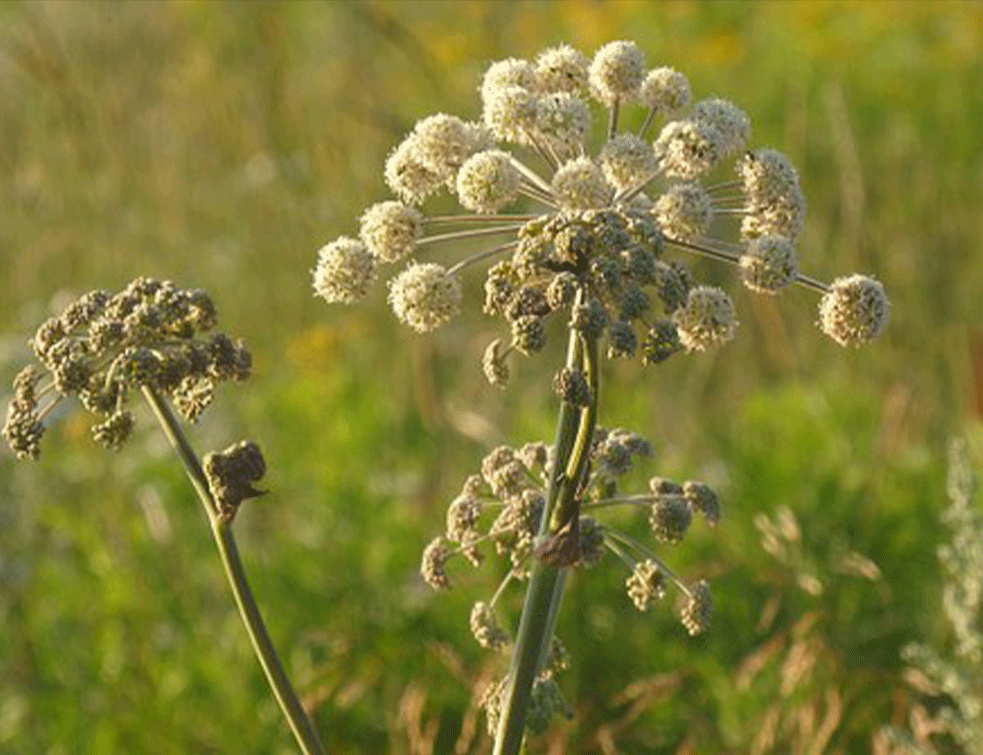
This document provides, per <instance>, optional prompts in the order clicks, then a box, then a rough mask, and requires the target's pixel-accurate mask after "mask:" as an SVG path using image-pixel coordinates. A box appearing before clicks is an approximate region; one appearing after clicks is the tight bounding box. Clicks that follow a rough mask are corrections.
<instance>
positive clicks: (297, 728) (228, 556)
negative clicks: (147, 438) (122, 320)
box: [143, 386, 324, 755]
mask: <svg viewBox="0 0 983 755" xmlns="http://www.w3.org/2000/svg"><path fill="white" fill-rule="evenodd" d="M143 395H144V397H145V398H146V399H147V402H148V403H149V404H150V407H151V408H152V409H153V411H154V414H155V415H156V417H157V421H158V422H160V425H161V427H162V428H163V430H164V434H165V435H167V439H168V440H169V441H170V442H171V445H172V446H174V450H175V451H177V454H178V456H179V457H180V458H181V463H182V464H183V465H184V469H185V471H186V472H187V474H188V477H189V478H190V479H191V484H192V485H194V488H195V491H196V492H197V493H198V497H199V498H200V499H201V503H202V505H203V506H204V507H205V511H206V513H207V514H208V521H209V523H210V524H211V527H212V535H213V536H214V538H215V545H216V546H217V547H218V552H219V556H221V558H222V565H223V566H224V567H225V575H226V577H227V578H228V580H229V586H230V587H231V588H232V594H233V596H234V597H235V601H236V606H237V607H238V609H239V614H240V616H241V617H242V621H243V624H245V626H246V631H247V632H248V634H249V639H250V640H251V641H252V644H253V651H254V652H255V653H256V657H257V658H258V659H259V663H260V665H261V666H262V667H263V672H264V673H265V674H266V679H267V681H268V682H269V685H270V688H271V689H272V690H273V694H274V696H275V697H276V700H277V702H278V703H279V704H280V709H281V710H282V711H283V715H284V716H286V718H287V722H288V723H289V724H290V728H291V730H292V731H293V734H294V738H295V739H296V740H297V744H298V745H300V749H301V751H302V752H303V753H304V755H324V746H323V745H322V744H321V740H320V739H319V738H318V735H317V730H316V729H315V728H314V724H313V723H312V722H311V719H310V718H309V717H308V715H307V712H306V711H305V710H304V707H303V706H302V705H301V704H300V700H299V699H298V698H297V694H296V693H295V692H294V689H293V685H291V683H290V679H289V677H288V676H287V673H286V671H285V670H284V668H283V664H281V663H280V657H279V656H278V655H277V652H276V648H275V647H273V641H272V640H271V639H270V635H269V632H267V631H266V624H265V623H264V622H263V616H262V614H260V612H259V606H257V605H256V601H255V599H254V598H253V593H252V590H251V589H250V587H249V581H248V579H247V578H246V571H245V569H244V568H243V564H242V559H241V558H240V557H239V548H238V547H237V546H236V541H235V536H234V535H233V533H232V522H231V521H230V520H228V519H226V518H223V517H220V516H219V509H218V505H217V504H216V503H215V500H214V498H213V497H212V494H211V491H210V490H209V489H208V480H207V479H206V478H205V473H204V470H203V469H202V467H201V462H200V461H199V459H198V455H197V454H196V453H195V451H194V449H192V448H191V444H190V443H189V442H188V439H187V438H186V437H185V435H184V432H183V431H182V430H181V426H180V424H178V421H177V419H176V418H175V416H174V413H173V412H172V411H171V408H170V406H169V405H168V404H167V402H166V401H165V400H164V399H163V398H162V397H161V396H160V395H159V394H158V393H157V392H156V391H155V390H154V389H153V388H150V387H147V386H144V388H143Z"/></svg>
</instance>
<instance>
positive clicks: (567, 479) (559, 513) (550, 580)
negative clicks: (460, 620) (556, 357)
mask: <svg viewBox="0 0 983 755" xmlns="http://www.w3.org/2000/svg"><path fill="white" fill-rule="evenodd" d="M567 366H568V367H571V368H573V367H578V366H580V367H582V368H583V370H584V373H585V374H586V375H587V378H588V382H589V385H590V395H591V398H590V401H589V403H588V405H587V406H586V407H583V408H580V409H576V408H574V407H571V406H570V404H568V403H567V402H565V401H564V402H561V404H560V410H559V415H558V418H557V433H556V444H555V448H556V456H555V457H554V461H553V468H552V471H551V474H550V481H549V487H548V489H547V495H546V506H545V508H544V510H543V515H542V519H541V521H540V533H539V534H540V540H541V545H540V551H539V553H540V558H539V559H537V561H536V562H535V563H534V564H533V567H532V572H531V574H530V576H529V587H528V589H527V591H526V599H525V604H524V605H523V609H522V617H521V619H520V620H519V631H518V634H517V636H516V641H515V650H514V652H513V654H512V667H511V669H510V670H509V684H508V686H507V687H506V690H507V691H506V698H505V705H504V706H503V714H502V717H501V719H500V721H499V728H498V733H497V734H496V737H495V749H494V755H516V753H518V752H519V751H520V749H521V747H522V741H523V737H524V732H525V724H526V713H527V710H528V707H529V698H530V694H531V690H532V684H533V681H534V680H535V678H536V676H537V674H539V672H540V670H541V669H542V667H543V665H544V663H545V659H546V654H547V651H548V649H549V646H550V641H551V639H552V637H553V633H554V630H555V628H556V621H557V618H558V616H559V610H560V603H561V602H562V600H563V591H564V587H565V584H566V572H565V567H567V566H571V565H573V564H574V563H576V562H577V561H578V560H579V558H580V530H579V526H578V525H579V522H580V503H581V500H580V497H579V496H578V490H579V488H580V485H581V483H582V480H583V476H584V471H585V470H586V468H587V460H588V455H589V452H590V445H591V440H592V439H593V437H594V431H595V429H596V426H597V400H598V395H599V394H598V388H599V385H600V376H599V374H598V369H597V341H596V339H593V338H587V337H584V336H583V335H582V334H580V333H578V332H577V331H575V330H571V331H570V338H569V340H568V344H567ZM561 470H562V471H561ZM551 544H554V545H555V546H556V548H555V549H553V556H554V557H555V558H554V559H552V560H553V562H554V563H556V565H552V564H551V563H550V560H551V559H549V558H544V557H543V556H542V555H541V554H542V553H543V552H544V550H545V549H546V548H548V547H549V546H550V545H551ZM571 551H572V553H571ZM557 556H558V558H556V557H557ZM557 561H559V563H557Z"/></svg>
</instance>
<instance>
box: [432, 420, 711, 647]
mask: <svg viewBox="0 0 983 755" xmlns="http://www.w3.org/2000/svg"><path fill="white" fill-rule="evenodd" d="M651 455H652V447H651V444H650V443H649V441H648V440H647V439H646V438H644V437H642V436H641V435H639V434H638V433H636V432H633V431H629V430H625V429H622V428H614V429H605V428H602V427H599V428H597V429H596V431H595V433H594V437H593V440H592V442H591V444H590V448H589V453H588V462H587V469H588V472H587V474H586V477H585V479H584V481H583V482H582V484H581V485H580V489H579V491H578V492H577V494H576V495H577V497H578V499H579V500H580V510H581V512H582V513H581V514H580V515H579V516H578V517H577V518H576V519H574V520H573V522H572V523H571V526H570V529H569V532H566V531H565V532H563V533H558V534H557V535H554V536H551V537H540V536H539V535H540V524H541V522H540V520H541V519H542V516H543V511H544V508H545V496H546V490H547V487H548V484H547V483H548V479H549V470H550V467H551V463H552V448H551V447H550V446H548V445H546V444H545V443H528V444H526V445H525V446H522V447H521V448H518V449H515V448H511V447H509V446H499V447H498V448H495V449H494V450H493V451H491V452H490V453H489V454H488V455H487V456H485V458H484V459H483V460H482V462H481V471H480V473H479V474H474V475H471V476H470V477H468V478H467V480H466V481H465V483H464V485H463V487H462V489H461V492H460V494H459V495H458V496H457V497H456V498H454V500H453V501H451V503H450V505H449V506H448V508H447V516H446V523H447V526H446V529H445V531H444V533H443V534H441V535H440V536H438V537H436V538H434V540H432V541H431V542H430V544H429V545H427V547H426V549H425V550H424V553H423V558H422V560H421V565H420V572H421V575H422V576H423V578H424V580H425V581H426V582H427V583H428V584H429V585H430V586H431V587H433V588H434V589H449V588H450V587H451V586H452V581H451V578H450V575H449V574H448V563H449V562H450V561H451V560H452V559H453V558H454V557H456V556H462V557H463V558H464V559H465V560H467V561H469V562H470V563H471V564H472V565H473V566H480V565H481V564H482V563H483V562H484V553H483V552H482V548H483V547H485V546H487V545H490V546H491V547H492V549H493V550H494V551H495V553H496V554H497V555H498V556H500V557H507V558H508V559H509V561H510V568H509V573H508V576H507V577H506V583H507V582H508V581H510V580H513V579H524V578H525V577H527V576H528V573H529V566H530V563H531V559H532V558H538V559H540V560H542V561H545V562H546V563H549V564H555V565H558V566H576V567H580V568H590V567H593V566H595V565H597V564H598V563H599V562H600V561H601V559H602V558H603V556H604V554H605V552H608V551H610V552H612V553H614V554H615V555H616V556H617V557H618V558H619V559H621V560H622V561H624V562H625V564H626V565H627V566H628V568H629V569H630V570H631V572H632V573H631V576H630V577H629V578H628V581H627V588H628V595H629V597H630V598H631V600H632V602H633V603H634V604H635V605H636V606H637V607H638V608H639V610H646V609H647V607H648V605H649V604H650V603H651V602H652V601H653V600H655V599H659V598H662V597H663V595H664V594H665V592H666V590H667V588H668V587H669V586H670V585H673V586H675V587H676V588H677V589H678V591H679V592H680V593H681V594H682V595H683V597H684V598H685V600H686V605H688V606H690V608H688V609H686V611H685V612H684V614H683V620H684V624H685V625H686V626H687V628H688V629H689V630H690V631H691V632H692V631H693V626H695V625H696V623H699V622H702V624H700V625H701V626H702V625H704V624H705V623H706V621H708V619H709V610H710V609H709V603H708V602H707V601H708V600H709V597H708V596H709V592H708V590H709V588H700V590H705V591H706V592H707V595H706V596H703V593H702V592H699V591H697V589H696V588H695V587H693V586H691V585H687V584H685V583H683V582H681V581H680V580H679V579H678V578H677V577H676V576H675V575H674V574H673V572H672V571H671V570H670V569H669V567H668V566H666V565H665V564H664V563H663V562H662V561H661V560H659V559H658V558H657V557H656V556H655V555H654V554H653V553H652V552H651V550H650V549H648V548H647V547H646V546H644V545H642V544H641V543H638V542H636V541H635V540H634V539H632V538H630V537H628V536H627V535H625V534H624V533H621V532H619V531H618V530H615V529H613V528H611V527H609V526H608V525H607V524H602V523H601V522H600V521H598V519H597V518H595V516H596V514H599V513H600V512H602V511H603V510H605V509H607V508H612V507H615V506H622V505H623V506H635V507H641V508H643V509H645V510H647V511H648V514H649V523H650V525H651V528H652V531H653V534H654V535H655V539H656V540H657V541H658V542H661V543H665V544H676V543H679V542H680V541H681V540H682V539H683V537H684V536H685V535H686V533H687V531H688V530H689V527H690V524H691V522H692V520H693V517H694V514H699V515H701V516H702V517H703V518H704V519H705V520H706V522H707V523H708V524H709V525H710V526H711V527H712V526H715V525H716V524H717V523H718V522H719V521H720V516H721V509H720V502H719V500H718V498H717V496H716V494H715V493H714V492H713V491H712V490H711V489H710V488H709V487H708V486H707V485H705V484H704V483H702V482H696V481H692V480H691V481H687V482H685V483H683V484H681V485H680V484H679V483H676V482H673V481H671V480H666V479H662V478H653V479H652V480H650V482H649V488H650V492H649V493H647V494H641V495H632V496H623V495H620V494H619V491H618V488H619V483H620V481H621V479H622V478H623V477H624V476H625V475H626V474H628V473H629V472H630V471H631V470H632V468H633V466H634V463H635V462H636V461H638V460H639V459H644V458H648V457H650V456H651ZM571 554H573V556H572V557H571ZM503 586H504V583H503ZM500 593H501V588H500V589H499V590H498V591H497V592H496V596H495V598H493V599H492V600H491V601H488V602H485V601H480V602H478V603H477V604H475V606H474V609H473V610H472V613H471V619H470V624H471V631H472V633H473V634H474V636H475V639H476V640H477V641H478V643H479V644H480V645H481V646H482V647H485V648H489V649H493V650H500V649H502V648H504V647H505V646H507V645H508V643H509V642H510V639H509V636H508V633H507V632H505V630H503V629H502V628H501V626H500V625H499V623H498V619H497V617H496V615H495V600H496V599H497V597H498V595H499V594H500ZM694 601H697V603H694ZM694 617H695V618H694Z"/></svg>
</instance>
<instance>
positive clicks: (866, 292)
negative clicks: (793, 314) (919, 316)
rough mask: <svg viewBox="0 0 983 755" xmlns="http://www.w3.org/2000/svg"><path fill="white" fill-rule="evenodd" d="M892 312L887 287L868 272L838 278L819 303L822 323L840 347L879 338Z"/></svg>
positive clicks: (824, 329) (825, 331) (824, 330)
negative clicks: (866, 273) (867, 273)
mask: <svg viewBox="0 0 983 755" xmlns="http://www.w3.org/2000/svg"><path fill="white" fill-rule="evenodd" d="M890 314H891V305H890V303H889V302H888V299H887V295H886V294H885V293H884V286H882V285H881V284H880V282H879V281H876V280H874V279H873V278H871V277H869V276H866V275H851V276H848V277H846V278H837V279H836V280H835V281H833V284H832V285H831V286H830V288H829V291H828V292H827V293H826V294H825V295H824V296H823V298H822V300H821V301H820V302H819V326H820V327H821V328H822V330H823V332H824V333H825V334H826V335H828V336H829V337H830V338H832V339H833V340H834V341H836V342H837V343H838V344H840V346H859V345H860V344H862V343H866V342H867V341H870V340H871V339H872V338H876V337H877V336H879V335H880V334H881V333H882V332H883V331H884V328H885V327H887V321H888V318H889V316H890Z"/></svg>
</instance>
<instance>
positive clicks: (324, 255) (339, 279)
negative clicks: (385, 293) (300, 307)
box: [314, 210, 376, 304]
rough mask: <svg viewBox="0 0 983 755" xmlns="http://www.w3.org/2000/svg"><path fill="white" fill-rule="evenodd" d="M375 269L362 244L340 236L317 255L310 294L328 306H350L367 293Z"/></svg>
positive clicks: (373, 262)
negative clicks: (312, 292)
mask: <svg viewBox="0 0 983 755" xmlns="http://www.w3.org/2000/svg"><path fill="white" fill-rule="evenodd" d="M370 212H371V210H370ZM375 268H376V261H375V256H374V255H373V254H372V253H371V252H370V251H369V249H368V247H367V246H366V245H365V243H363V242H361V241H359V240H358V239H352V238H348V237H346V236H342V237H341V238H339V239H335V240H334V241H332V242H331V243H330V244H326V245H325V246H323V247H321V250H320V251H319V252H318V253H317V267H315V268H314V292H315V293H316V294H317V295H318V296H320V297H321V298H322V299H324V300H325V301H326V302H328V303H335V302H337V303H341V304H351V303H352V302H354V301H357V300H359V299H361V298H362V297H363V296H365V294H366V293H367V292H368V290H369V286H370V285H371V284H372V281H373V280H374V279H375Z"/></svg>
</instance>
